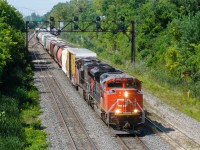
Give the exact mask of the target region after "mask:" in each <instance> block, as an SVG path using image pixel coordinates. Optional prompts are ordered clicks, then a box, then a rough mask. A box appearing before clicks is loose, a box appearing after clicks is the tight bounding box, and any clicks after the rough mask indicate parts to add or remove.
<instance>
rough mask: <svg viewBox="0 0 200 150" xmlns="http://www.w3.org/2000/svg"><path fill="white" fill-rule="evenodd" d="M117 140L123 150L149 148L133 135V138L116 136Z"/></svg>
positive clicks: (143, 149)
mask: <svg viewBox="0 0 200 150" xmlns="http://www.w3.org/2000/svg"><path fill="white" fill-rule="evenodd" d="M117 138H118V140H119V141H120V143H121V145H122V147H123V150H132V149H136V150H149V149H150V148H149V147H148V146H147V144H146V143H145V142H144V141H143V140H142V139H141V138H140V137H139V136H138V135H137V134H134V137H132V136H131V137H126V136H124V137H123V136H121V137H120V136H117Z"/></svg>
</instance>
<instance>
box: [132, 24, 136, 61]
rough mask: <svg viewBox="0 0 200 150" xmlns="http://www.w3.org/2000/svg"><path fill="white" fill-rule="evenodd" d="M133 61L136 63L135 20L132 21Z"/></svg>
mask: <svg viewBox="0 0 200 150" xmlns="http://www.w3.org/2000/svg"><path fill="white" fill-rule="evenodd" d="M131 26H132V31H131V36H132V37H131V63H134V64H135V57H136V50H135V22H134V21H131Z"/></svg>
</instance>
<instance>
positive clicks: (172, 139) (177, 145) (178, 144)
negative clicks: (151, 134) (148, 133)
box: [145, 117, 187, 150]
mask: <svg viewBox="0 0 200 150" xmlns="http://www.w3.org/2000/svg"><path fill="white" fill-rule="evenodd" d="M145 120H146V122H148V123H150V124H151V125H153V127H155V128H156V129H157V130H158V131H159V132H161V133H163V134H164V135H165V136H166V137H167V138H168V139H169V140H171V142H172V143H173V144H175V146H176V147H178V148H179V149H183V150H187V149H186V148H184V147H183V146H182V145H181V144H180V143H179V142H177V141H176V139H174V138H172V137H171V136H169V135H168V134H167V133H166V132H165V131H164V130H162V129H161V128H160V127H159V126H158V125H156V124H155V123H153V122H152V121H151V120H150V119H149V118H147V117H145ZM151 128H152V127H151ZM159 132H156V134H158V135H159Z"/></svg>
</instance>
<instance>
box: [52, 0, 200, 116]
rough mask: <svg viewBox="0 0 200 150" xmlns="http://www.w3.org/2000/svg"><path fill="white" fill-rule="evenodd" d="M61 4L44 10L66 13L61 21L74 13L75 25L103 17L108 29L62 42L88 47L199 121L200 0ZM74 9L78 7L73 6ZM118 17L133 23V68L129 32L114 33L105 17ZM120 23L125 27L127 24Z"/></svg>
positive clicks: (71, 36) (69, 36)
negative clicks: (134, 29) (134, 34)
mask: <svg viewBox="0 0 200 150" xmlns="http://www.w3.org/2000/svg"><path fill="white" fill-rule="evenodd" d="M63 5H65V6H63ZM63 5H61V4H59V5H57V6H55V7H54V9H53V10H52V11H51V12H50V14H52V15H54V16H63V14H67V15H66V17H62V19H64V20H65V21H67V20H71V19H72V17H73V16H74V15H76V16H78V17H79V19H80V22H79V23H80V24H81V21H82V20H94V19H95V18H96V16H97V15H99V16H105V20H103V21H101V25H102V27H109V28H110V29H111V30H112V31H113V32H108V33H107V32H106V33H91V32H90V33H73V34H71V33H70V34H69V33H68V34H65V35H63V36H65V37H66V39H67V40H68V41H71V42H75V43H76V44H77V45H80V46H81V47H86V48H89V49H91V50H94V51H96V52H97V53H98V55H99V57H100V58H102V59H104V60H105V59H106V60H107V61H109V63H111V64H115V65H117V66H118V67H121V68H123V70H124V69H126V70H128V72H129V73H130V74H136V75H138V76H139V78H140V79H141V80H143V82H144V85H145V86H146V87H148V88H149V89H151V90H152V91H153V92H154V93H155V94H156V95H157V96H159V97H161V98H163V99H165V100H166V102H167V103H169V104H171V105H173V106H174V107H176V108H177V109H180V110H182V111H183V112H185V113H187V114H189V115H191V116H192V117H194V118H196V119H198V120H200V119H199V117H198V114H199V106H200V104H199V102H198V101H199V100H200V92H199V89H200V61H199V58H200V42H199V41H200V28H199V27H200V10H199V6H200V1H198V0H126V2H125V1H124V0H95V1H84V2H83V1H77V0H71V1H70V3H65V4H63ZM63 8H65V9H67V8H70V9H68V10H70V11H68V10H65V9H63ZM80 8H84V9H82V11H79V10H80ZM59 9H61V10H62V11H61V12H59ZM121 16H125V20H126V21H131V20H134V21H135V23H136V26H135V28H136V31H135V33H136V49H137V52H136V55H137V59H136V62H137V63H136V65H135V66H134V67H133V65H132V64H130V48H131V43H130V33H126V34H124V33H116V31H115V30H116V29H117V28H118V25H117V24H114V23H113V24H108V23H107V22H106V20H115V21H116V22H117V21H119V18H120V17H121ZM125 25H126V27H127V28H128V29H131V26H130V25H129V24H127V23H126V24H125ZM169 89H171V90H169ZM160 93H161V94H160ZM186 93H189V94H186Z"/></svg>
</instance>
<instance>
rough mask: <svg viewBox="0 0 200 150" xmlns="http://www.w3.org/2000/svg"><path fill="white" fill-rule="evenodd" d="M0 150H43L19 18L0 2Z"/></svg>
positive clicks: (14, 11)
mask: <svg viewBox="0 0 200 150" xmlns="http://www.w3.org/2000/svg"><path fill="white" fill-rule="evenodd" d="M0 8H1V10H0V35H1V36H0V149H2V150H11V149H12V150H19V149H20V150H22V149H45V148H46V147H47V143H46V133H45V132H43V131H42V130H41V129H42V127H41V124H40V119H39V118H38V115H39V114H40V110H39V103H38V98H39V93H38V91H37V89H36V88H35V87H34V84H33V73H32V67H31V61H30V60H29V59H28V55H27V53H26V52H25V40H24V39H25V34H24V33H23V31H25V29H24V27H25V24H24V21H23V18H22V15H21V14H20V13H19V12H18V11H16V9H15V8H14V7H11V6H10V5H8V3H7V2H6V1H4V0H0Z"/></svg>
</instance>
